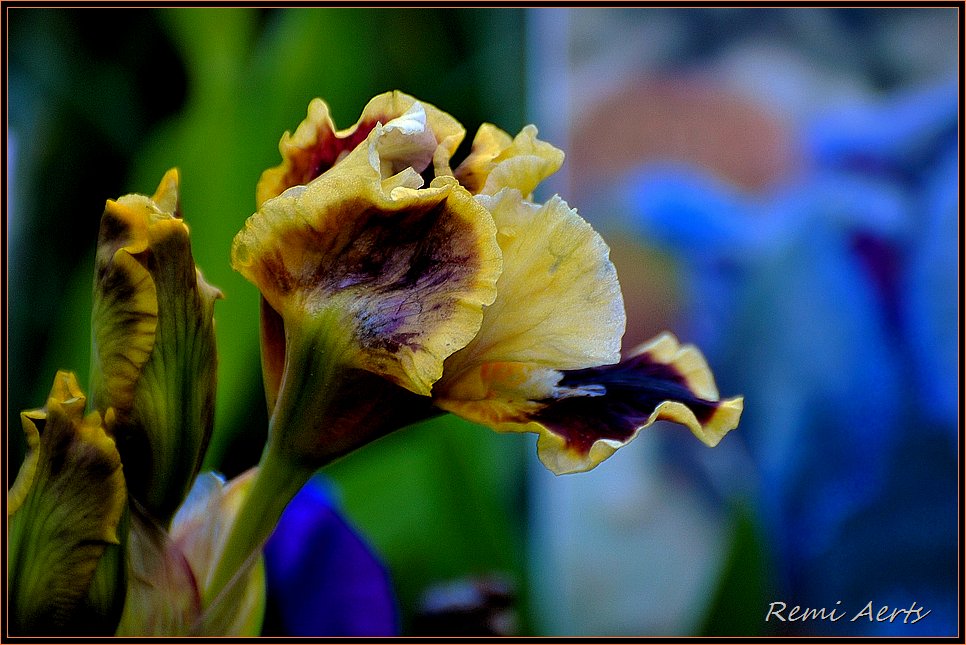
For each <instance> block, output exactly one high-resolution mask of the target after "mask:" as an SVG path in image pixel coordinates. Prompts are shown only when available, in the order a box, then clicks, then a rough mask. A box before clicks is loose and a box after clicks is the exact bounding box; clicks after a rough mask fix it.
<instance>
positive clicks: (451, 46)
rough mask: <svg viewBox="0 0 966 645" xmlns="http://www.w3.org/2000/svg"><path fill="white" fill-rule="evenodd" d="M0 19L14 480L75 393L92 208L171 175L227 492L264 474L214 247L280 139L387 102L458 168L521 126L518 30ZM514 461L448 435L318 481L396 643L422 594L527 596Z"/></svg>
mask: <svg viewBox="0 0 966 645" xmlns="http://www.w3.org/2000/svg"><path fill="white" fill-rule="evenodd" d="M7 20H8V28H9V32H8V33H9V40H8V47H9V85H8V96H9V115H10V118H9V130H8V135H10V136H11V140H10V141H11V144H12V145H11V148H10V149H11V150H13V151H14V157H13V158H12V161H13V162H14V163H13V165H11V166H10V168H11V169H12V170H10V171H8V172H10V173H11V174H10V175H9V180H10V184H11V187H12V194H13V196H14V201H13V202H12V203H11V204H10V206H9V212H8V218H9V219H8V244H9V255H8V258H9V260H8V262H9V264H8V272H9V273H8V275H9V277H10V280H9V316H8V324H9V329H8V331H9V338H10V353H9V363H8V377H9V379H8V382H9V391H8V396H9V399H8V411H7V419H8V427H9V428H11V432H10V433H9V437H8V445H9V446H10V449H11V453H12V454H11V463H12V464H14V465H15V464H17V463H18V461H19V460H18V459H17V457H18V455H19V454H21V453H22V449H23V447H22V437H21V435H20V432H19V427H20V422H19V419H18V414H19V411H20V410H22V409H26V408H32V407H37V406H40V405H42V404H43V402H44V398H45V396H46V393H47V391H48V390H49V386H50V381H51V379H52V377H53V374H54V372H55V370H56V369H58V368H65V369H70V370H73V371H75V372H76V373H77V374H78V377H79V378H80V380H81V381H82V382H85V381H86V377H87V372H88V364H89V358H90V347H89V342H90V340H89V339H90V300H91V281H92V274H91V270H92V267H93V249H94V244H95V240H96V236H97V228H98V222H99V220H100V215H101V212H102V211H103V206H104V200H105V199H108V198H112V199H113V198H116V197H118V196H120V195H123V194H125V193H128V192H139V193H146V194H151V193H152V192H153V190H154V188H155V187H156V185H157V182H158V181H159V180H160V178H161V176H162V174H163V173H164V171H165V170H167V169H168V168H169V167H173V166H177V167H178V168H180V170H181V178H182V183H181V189H182V210H183V213H184V216H185V221H186V222H187V223H188V225H189V226H190V228H191V237H192V244H193V251H194V254H195V260H196V262H197V264H198V265H199V266H200V267H201V269H202V271H203V272H204V274H205V277H206V279H207V280H208V281H209V282H211V283H212V284H214V285H216V286H218V287H219V288H220V289H222V291H223V292H224V293H225V296H226V298H225V300H223V301H219V302H218V303H217V305H216V308H215V318H216V324H217V336H218V348H219V381H218V404H217V410H216V416H215V419H216V421H215V433H214V436H213V439H212V444H211V448H210V451H209V456H208V461H207V465H208V466H209V467H212V468H217V469H220V470H222V471H223V472H225V473H226V474H228V475H233V474H235V473H237V472H240V471H241V470H243V469H245V468H247V467H249V466H251V465H253V464H254V463H255V462H256V461H257V459H258V456H259V454H260V452H261V449H262V445H263V443H264V436H265V428H266V423H267V419H266V413H265V404H264V397H263V394H262V387H261V377H260V373H259V350H258V311H257V309H258V304H257V303H258V293H257V291H256V289H255V287H254V286H252V285H250V284H249V283H247V282H246V281H245V280H244V279H243V278H241V276H239V275H238V274H236V273H234V272H232V270H231V268H230V266H229V248H230V244H231V240H232V238H233V236H234V234H235V233H236V232H237V231H238V230H239V229H240V228H241V227H242V225H243V223H244V221H245V218H246V217H248V215H250V214H251V213H252V212H253V210H254V191H255V183H256V181H257V179H258V176H259V174H260V173H261V172H262V170H264V169H265V168H267V167H270V166H273V165H276V164H277V163H279V161H280V157H279V153H278V150H277V144H278V140H279V138H280V136H281V135H282V133H283V132H284V131H285V130H294V129H295V127H296V126H297V125H298V123H299V122H300V121H301V120H302V118H303V117H304V116H305V110H306V107H307V106H308V103H309V101H310V100H311V99H312V98H313V97H315V96H319V97H321V98H323V99H325V100H326V101H327V102H328V103H329V105H330V107H331V109H332V112H333V116H334V118H335V120H336V124H337V125H338V126H339V127H348V126H349V125H351V124H352V123H354V122H355V120H356V119H357V118H358V116H359V114H360V112H361V110H362V107H363V106H364V105H365V103H366V102H367V101H368V100H369V99H370V98H371V97H372V96H374V95H376V94H378V93H381V92H383V91H386V90H390V89H400V90H403V91H406V92H408V93H410V94H413V95H415V96H416V97H418V98H420V99H422V100H425V101H427V102H430V103H433V104H435V105H437V106H439V107H440V108H442V109H444V110H446V111H447V112H450V113H451V114H453V115H454V116H455V117H456V118H457V119H459V120H460V121H461V122H462V123H463V124H464V126H465V127H466V128H467V132H468V136H467V141H466V142H464V150H465V149H466V148H467V147H468V143H469V140H470V139H472V136H473V133H474V132H475V130H476V128H477V127H478V126H479V124H480V123H482V122H483V121H490V122H493V123H495V124H497V125H499V126H501V127H502V128H504V129H506V130H508V131H510V132H516V131H518V130H519V129H520V128H521V127H522V126H523V125H524V124H525V122H524V96H523V90H524V59H523V51H524V47H523V12H522V10H517V9H505V10H504V9H500V10H479V9H465V10H451V9H432V10H427V9H401V8H400V9H335V8H331V9H330V8H324V9H322V8H312V9H278V10H276V9H251V8H210V9H201V8H170V9H157V10H131V9H124V10H121V9H70V10H66V9H35V8H14V9H11V10H10V11H9V13H8V16H7ZM459 154H462V152H461V153H459ZM507 439H512V441H507ZM527 449H529V450H532V445H531V444H529V443H528V442H525V441H521V440H520V438H519V437H515V438H511V437H501V436H498V435H495V434H493V433H490V432H488V431H484V430H482V429H480V428H476V427H473V426H471V425H470V424H466V423H462V422H458V421H456V420H453V419H451V418H449V417H443V418H441V419H438V420H436V421H434V422H432V423H430V424H427V425H426V426H423V427H419V428H414V429H410V430H406V431H404V432H401V433H397V434H396V435H394V436H391V437H388V438H386V439H383V440H381V441H379V442H377V443H376V444H374V445H373V446H370V447H368V448H366V449H364V450H362V451H360V452H359V453H357V454H354V455H350V456H349V457H347V458H346V459H344V460H343V461H341V462H339V463H337V464H335V465H334V466H333V467H331V468H330V469H329V474H330V475H331V477H332V478H333V479H334V480H335V482H336V484H337V486H338V488H339V490H340V491H341V494H342V496H343V501H344V506H345V510H346V513H347V515H348V516H349V517H350V518H351V519H352V520H353V521H354V522H355V523H356V524H357V525H358V526H359V527H360V528H361V529H362V530H363V532H364V534H365V535H366V536H367V537H368V538H369V540H370V541H371V542H372V543H373V545H374V547H375V548H376V550H377V551H378V552H379V553H380V554H381V555H382V556H383V557H384V558H385V560H386V561H387V563H388V564H389V566H390V569H391V572H392V575H393V578H394V580H395V583H396V586H397V590H398V593H399V596H400V599H401V601H402V602H401V606H402V608H403V612H404V613H403V619H404V624H405V623H407V622H408V620H409V618H410V616H409V614H408V613H406V612H407V611H408V610H410V609H411V608H412V607H414V606H415V603H416V602H417V598H418V596H419V594H420V593H421V591H422V589H423V588H424V587H425V586H426V585H427V584H430V583H432V582H438V581H445V580H449V579H452V578H456V577H460V576H466V575H471V574H475V573H488V572H492V571H499V572H504V573H507V574H509V575H510V576H511V577H512V578H515V579H516V580H517V582H518V583H520V587H521V588H522V587H523V584H522V576H523V573H522V566H521V556H520V553H521V550H522V535H521V533H522V529H521V527H520V526H519V522H520V521H521V519H520V518H522V517H524V512H523V509H522V505H523V500H524V496H523V493H522V491H521V490H519V486H520V482H521V481H522V477H523V475H522V461H521V459H520V456H521V454H522V453H523V452H524V451H525V450H527ZM11 471H12V472H11V473H10V477H11V478H12V477H13V476H15V474H16V468H12V469H11ZM525 625H526V621H524V626H525Z"/></svg>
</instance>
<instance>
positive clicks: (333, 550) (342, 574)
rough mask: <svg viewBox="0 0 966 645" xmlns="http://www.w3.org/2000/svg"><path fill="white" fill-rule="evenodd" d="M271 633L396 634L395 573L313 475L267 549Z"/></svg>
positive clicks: (267, 621) (266, 627)
mask: <svg viewBox="0 0 966 645" xmlns="http://www.w3.org/2000/svg"><path fill="white" fill-rule="evenodd" d="M264 553H265V576H266V584H267V587H268V599H267V606H266V610H265V624H264V628H263V630H262V633H263V635H266V636H393V635H396V634H397V633H398V616H397V611H396V602H395V596H394V594H393V591H392V585H391V582H390V579H389V575H388V573H387V571H386V569H385V568H384V566H383V565H382V563H380V562H379V560H378V559H377V558H376V557H375V556H374V555H373V553H372V551H371V550H370V548H369V547H368V545H366V544H365V542H363V540H362V539H361V538H360V537H359V535H358V534H357V533H356V532H355V531H354V530H353V529H352V527H351V526H349V524H348V523H347V522H346V520H345V519H344V518H343V517H342V516H341V515H340V514H339V512H338V511H337V509H336V505H335V503H334V501H333V499H332V496H331V494H330V492H329V490H328V486H327V484H326V483H325V480H324V479H322V478H321V477H319V476H316V477H314V478H313V479H311V480H310V481H309V483H308V484H306V485H305V486H304V487H303V488H302V490H301V491H300V492H299V493H298V494H297V495H296V496H295V498H294V499H293V500H292V501H291V502H290V503H289V505H288V507H287V508H286V509H285V512H284V513H283V514H282V518H281V520H280V521H279V524H278V526H277V528H276V529H275V532H274V533H273V534H272V537H271V538H270V539H269V541H268V544H267V545H266V546H265V551H264Z"/></svg>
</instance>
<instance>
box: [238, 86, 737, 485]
mask: <svg viewBox="0 0 966 645" xmlns="http://www.w3.org/2000/svg"><path fill="white" fill-rule="evenodd" d="M463 132H464V131H463V128H462V126H460V125H459V124H458V123H457V122H456V121H455V120H454V119H453V118H452V117H450V116H449V115H447V114H445V113H443V112H441V111H440V110H438V109H437V108H435V107H433V106H431V105H428V104H425V103H422V102H420V101H417V100H416V99H415V98H413V97H411V96H408V95H405V94H403V93H401V92H392V93H387V94H384V95H381V96H378V97H376V98H374V99H373V100H372V101H371V102H370V103H369V104H368V105H367V106H366V108H365V109H364V110H363V115H362V117H360V119H359V121H358V122H357V123H356V124H355V125H354V126H353V127H351V128H349V129H347V130H342V131H339V130H337V129H336V128H335V126H334V125H333V123H332V121H331V119H330V118H329V114H328V109H327V107H326V106H325V104H324V103H323V102H322V101H321V100H319V99H316V100H314V101H312V103H311V104H310V106H309V111H308V116H307V118H306V119H305V121H303V122H302V124H301V125H299V127H298V128H297V130H296V131H295V134H294V135H290V134H288V133H286V134H285V135H284V136H283V138H282V142H281V144H280V146H279V149H280V151H281V153H282V156H283V162H282V164H281V165H279V166H278V167H276V168H272V169H269V170H267V171H266V172H265V173H264V174H263V176H262V179H261V181H260V182H259V185H258V191H257V193H258V197H257V199H258V202H259V205H260V208H259V210H258V212H257V213H255V214H254V215H253V216H252V217H251V218H249V220H248V222H247V223H246V226H245V228H244V229H243V230H242V231H241V232H240V233H239V234H238V236H237V237H236V238H235V242H234V245H233V248H232V261H233V266H234V267H235V268H236V269H237V270H239V271H240V272H241V273H242V274H243V275H245V277H246V278H248V279H249V280H250V281H252V282H253V283H254V284H255V285H256V286H258V288H259V289H260V291H261V293H262V296H263V298H264V300H263V308H262V353H263V367H264V372H265V383H266V393H267V397H268V400H269V406H270V408H273V409H274V410H277V409H278V405H279V403H278V402H280V401H281V400H283V399H284V400H285V401H286V404H285V408H286V411H284V412H283V413H280V414H285V415H289V416H291V415H293V414H296V416H298V417H299V420H300V421H299V422H298V423H295V424H292V423H278V424H275V425H276V429H275V432H276V433H278V435H279V436H277V437H276V438H275V441H277V442H278V443H279V445H280V446H281V447H280V450H284V451H287V452H290V453H292V454H294V455H298V459H305V460H308V461H309V462H311V463H313V464H315V465H316V466H318V465H322V464H324V463H327V461H330V460H331V459H332V458H335V457H337V456H340V455H341V454H344V453H345V452H348V451H349V450H351V449H353V448H355V447H358V446H359V445H361V444H363V443H366V442H368V441H370V440H371V439H372V438H374V437H376V436H379V435H381V434H383V433H385V432H387V431H389V430H392V429H394V428H397V427H401V426H402V425H405V424H406V423H408V422H410V421H411V420H413V419H415V418H419V417H420V416H421V415H427V414H430V411H429V409H428V405H429V403H430V402H431V403H432V404H433V405H435V406H436V407H438V408H440V409H443V410H447V411H450V412H453V413H456V414H458V415H460V416H463V417H466V418H468V419H471V420H473V421H477V422H480V423H483V424H485V425H488V426H490V427H492V428H494V429H496V430H499V431H527V432H536V433H538V434H539V435H540V440H539V442H538V450H539V455H540V458H541V460H542V461H543V463H544V464H545V465H546V466H547V467H548V468H550V469H551V470H553V471H554V472H556V473H567V472H575V471H581V470H588V469H590V468H593V467H594V466H596V465H597V464H598V463H600V461H601V460H603V459H604V458H606V457H607V456H609V455H610V454H612V453H613V452H614V450H616V449H617V448H618V447H619V446H621V445H624V444H626V443H627V442H628V441H630V440H631V439H633V438H634V436H636V434H637V433H638V432H639V431H640V429H641V428H643V427H646V426H647V425H650V424H651V423H653V422H654V421H656V420H658V419H666V420H670V421H675V422H678V423H681V424H683V425H685V426H687V427H688V428H689V429H691V431H692V432H693V433H694V434H695V435H696V436H697V437H698V438H699V439H701V440H702V441H704V442H705V443H707V444H708V445H715V444H716V443H717V442H718V441H719V440H720V439H721V437H722V436H724V434H726V433H727V432H728V431H729V430H731V429H732V428H734V427H735V426H736V425H737V423H738V419H739V417H740V413H741V407H742V400H741V398H734V399H728V400H725V401H721V400H720V399H719V396H718V392H717V389H716V388H715V385H714V380H713V377H712V375H711V372H710V370H709V369H708V366H707V364H706V363H705V361H704V359H703V358H702V357H701V355H700V353H699V352H698V351H697V350H696V349H695V348H693V347H690V346H686V347H680V346H679V345H678V343H677V341H676V340H675V339H674V337H673V336H671V335H670V334H665V335H662V336H661V337H659V338H658V339H655V340H654V341H652V342H651V343H650V344H647V345H645V346H642V347H640V348H638V349H637V350H635V351H634V352H632V353H631V355H630V356H629V357H628V358H627V359H626V360H625V361H623V362H621V361H620V341H621V337H622V335H623V332H624V325H625V317H624V308H623V301H622V298H621V291H620V286H619V284H618V281H617V275H616V271H615V270H614V266H613V264H611V262H610V260H609V259H608V252H609V251H608V247H607V245H606V244H605V243H604V241H603V240H602V239H601V237H600V236H599V235H598V234H597V233H596V232H595V231H594V230H593V229H592V228H591V227H590V225H589V224H587V222H585V221H584V220H583V219H582V218H581V217H580V216H579V215H578V214H577V212H576V211H575V210H573V209H571V208H570V207H569V206H568V205H567V204H566V203H565V202H564V201H563V200H562V199H560V198H559V197H553V198H551V199H550V200H549V201H547V202H546V203H542V204H541V203H536V202H534V201H532V193H533V191H534V190H535V189H536V187H537V186H538V184H539V183H540V182H541V181H542V180H543V179H545V178H546V177H548V176H549V175H551V174H553V173H554V172H556V171H557V170H558V169H559V168H560V166H561V164H562V163H563V153H562V152H561V151H559V150H557V149H556V148H554V147H553V146H551V145H550V144H548V143H546V142H543V141H540V140H539V139H538V138H537V131H536V128H534V127H533V126H527V127H526V128H524V129H523V131H521V132H520V134H518V135H517V136H516V137H511V136H510V135H508V134H507V133H505V132H503V131H502V130H500V129H499V128H496V127H495V126H492V125H489V124H486V125H484V126H482V127H481V128H480V130H479V132H478V133H477V135H476V137H475V139H474V141H473V145H472V149H471V151H470V153H469V155H468V156H467V157H466V159H465V160H464V161H463V162H462V163H461V164H460V165H459V166H457V167H456V169H455V170H453V169H452V168H451V160H452V156H453V154H454V152H455V150H456V148H457V146H458V145H459V143H460V141H461V139H462V136H463ZM427 182H428V185H427ZM322 355H325V358H322ZM323 362H324V363H325V365H326V366H327V367H325V368H323V367H322V363H323ZM333 364H334V365H336V366H337V367H333ZM333 370H334V371H335V372H338V375H333ZM307 373H311V374H312V375H313V376H311V377H308V376H306V374H307ZM320 375H326V376H325V378H326V379H328V380H325V381H323V379H322V378H321V376H320ZM323 382H324V383H328V384H329V385H328V386H323ZM347 383H348V384H351V386H352V387H346V384H347ZM363 386H364V387H365V390H364V393H362V394H360V393H359V388H360V387H363ZM340 388H341V390H340ZM289 389H292V390H297V391H298V401H295V400H294V399H293V398H292V397H291V394H288V395H287V394H286V390H289ZM400 389H402V390H404V391H405V392H401V391H400ZM323 392H327V394H323ZM333 392H336V394H334V395H333V394H332V393H333ZM339 392H341V393H339ZM353 392H354V394H353ZM344 397H349V398H350V399H351V400H352V405H347V404H346V402H345V400H344ZM370 397H371V398H372V399H373V400H379V401H384V402H392V405H391V406H388V407H391V411H392V412H398V413H399V417H397V418H393V415H392V414H391V413H387V406H385V405H380V406H379V408H378V409H369V410H367V411H366V412H365V413H362V412H360V406H364V405H365V404H364V403H363V402H362V401H361V399H366V398H370ZM425 397H429V398H428V399H426V398H425ZM323 399H324V401H323ZM293 405H294V406H295V407H296V408H298V409H299V412H298V413H293V412H292V411H291V410H289V409H288V408H290V407H291V406H293ZM371 407H372V406H370V408H371ZM308 410H311V412H307V411H308ZM294 426H298V427H297V429H293V427H294ZM270 441H272V438H270Z"/></svg>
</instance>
